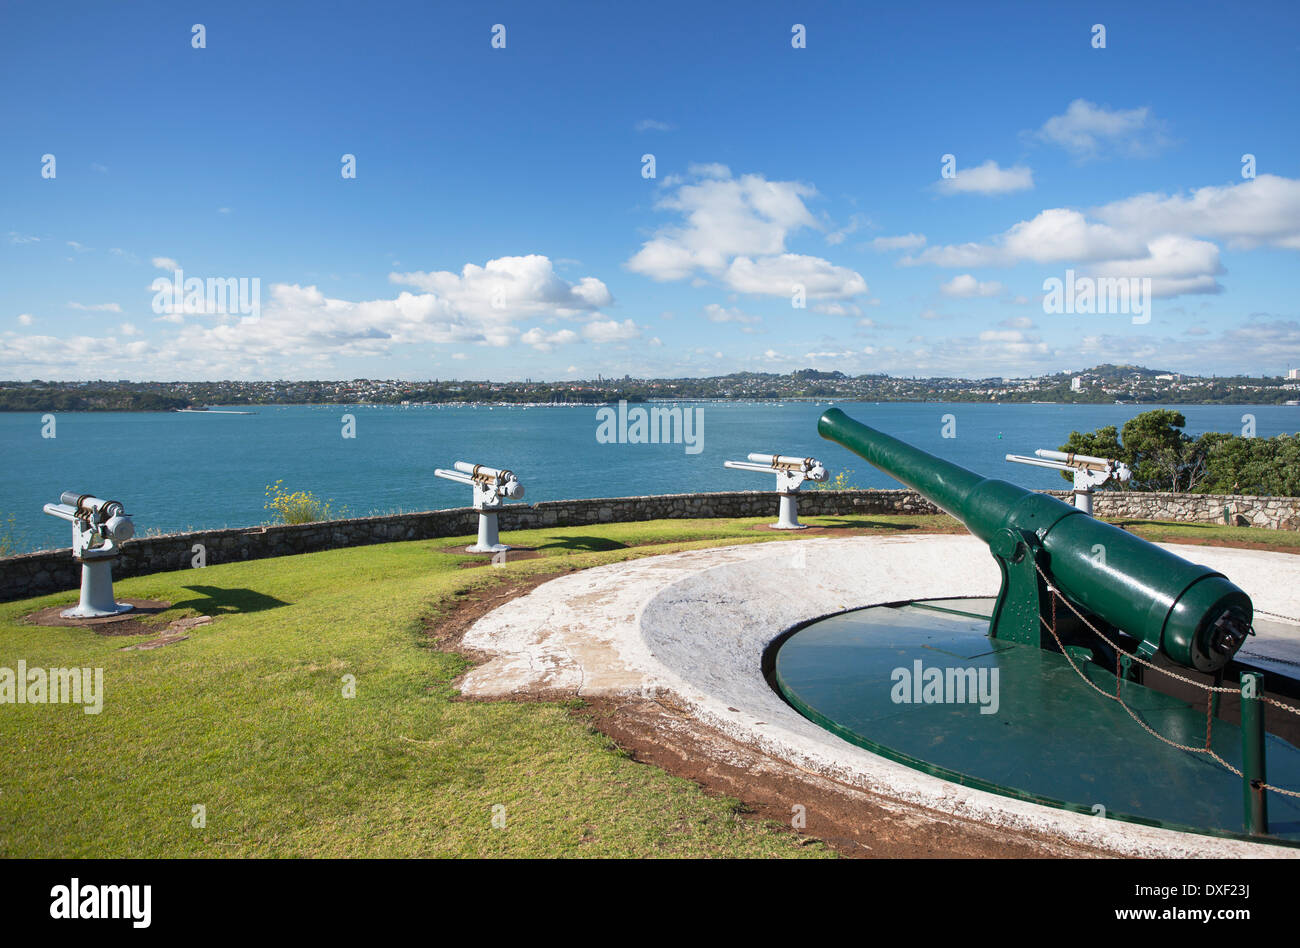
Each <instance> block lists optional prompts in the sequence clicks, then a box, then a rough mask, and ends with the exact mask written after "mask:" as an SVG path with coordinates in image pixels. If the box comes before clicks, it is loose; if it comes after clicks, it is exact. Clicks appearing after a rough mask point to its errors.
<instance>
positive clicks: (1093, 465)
mask: <svg viewBox="0 0 1300 948" xmlns="http://www.w3.org/2000/svg"><path fill="white" fill-rule="evenodd" d="M1034 453H1035V454H1036V455H1038V456H1039V457H1040V458H1048V459H1049V460H1052V461H1064V462H1065V464H1066V465H1067V466H1068V467H1085V468H1087V469H1088V470H1090V471H1105V470H1109V469H1110V468H1111V466H1112V465H1114V464H1115V463H1116V462H1114V461H1112V460H1110V459H1109V458H1095V457H1093V456H1092V455H1090V454H1074V453H1073V452H1067V451H1048V450H1047V449H1046V448H1039V449H1038V450H1037V451H1035V452H1034Z"/></svg>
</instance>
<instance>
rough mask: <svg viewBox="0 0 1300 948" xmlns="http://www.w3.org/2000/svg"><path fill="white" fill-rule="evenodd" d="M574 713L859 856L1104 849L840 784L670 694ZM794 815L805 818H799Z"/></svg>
mask: <svg viewBox="0 0 1300 948" xmlns="http://www.w3.org/2000/svg"><path fill="white" fill-rule="evenodd" d="M572 713H573V714H575V715H577V716H580V717H583V718H585V719H586V720H587V721H588V722H589V723H590V724H591V726H592V727H594V728H595V729H596V730H598V731H600V732H601V733H602V734H605V735H607V736H608V737H610V738H611V739H613V740H614V742H615V743H616V744H618V746H619V747H620V748H622V749H623V750H624V751H625V752H626V753H628V754H629V756H631V757H632V759H633V760H636V761H640V762H641V763H646V764H651V765H653V766H656V767H660V768H662V769H664V770H666V771H668V772H669V773H671V774H673V775H674V776H676V777H684V778H686V779H687V780H691V781H694V782H695V783H696V784H698V785H699V786H700V787H701V788H703V789H704V791H705V792H706V793H709V794H715V795H722V796H727V797H731V798H734V799H738V800H740V801H741V802H742V803H743V804H744V807H745V809H744V811H743V813H744V815H746V816H749V817H752V818H754V819H761V820H771V821H772V822H775V823H778V824H781V825H783V826H785V827H788V828H789V829H790V832H793V833H797V834H798V835H799V836H800V838H801V839H802V840H807V841H808V842H814V841H818V840H820V841H821V842H823V843H825V844H827V845H828V846H830V847H831V848H833V849H834V850H835V851H836V852H838V853H840V854H841V855H845V856H855V857H859V858H879V859H897V858H909V859H917V858H968V859H984V858H1041V857H1052V856H1057V857H1079V856H1103V855H1105V853H1103V852H1102V851H1101V850H1098V849H1094V848H1092V847H1088V846H1083V845H1081V844H1077V843H1067V842H1064V841H1062V840H1060V839H1054V838H1051V837H1048V836H1044V835H1038V834H1030V833H1025V832H1019V833H1013V832H1010V831H1008V830H1004V829H999V828H997V827H992V826H987V825H985V824H982V823H976V822H972V821H969V820H962V819H960V818H958V817H953V816H949V815H947V814H943V813H938V812H936V811H932V810H927V809H925V808H923V807H918V806H913V805H910V804H904V803H900V802H898V801H896V800H890V799H888V798H886V797H882V796H879V795H877V794H873V793H869V792H866V791H863V790H860V789H858V788H856V787H851V786H848V785H846V784H842V783H838V782H836V781H834V780H831V779H829V778H827V777H823V776H821V775H820V774H814V773H810V772H808V771H806V770H802V769H800V768H799V767H796V766H795V765H793V764H791V763H788V762H786V761H783V760H779V759H777V758H774V757H770V756H768V755H767V754H764V753H762V752H761V751H759V750H757V749H756V748H754V747H750V746H748V745H746V744H743V743H741V742H739V741H736V740H734V739H733V738H730V737H728V736H726V735H724V734H722V733H720V732H718V731H716V730H714V729H712V728H709V727H706V726H704V725H702V724H700V722H698V721H696V720H694V719H693V718H691V717H690V716H689V715H687V714H685V713H683V712H682V711H681V710H679V709H677V708H674V707H671V706H670V705H669V704H668V703H666V702H665V703H660V702H656V701H646V700H641V699H636V698H632V699H627V700H622V701H612V700H589V701H587V706H586V707H585V708H581V709H577V710H575V711H573V712H572ZM797 817H802V819H803V824H804V825H803V826H802V827H800V828H796V827H795V820H796V818H797Z"/></svg>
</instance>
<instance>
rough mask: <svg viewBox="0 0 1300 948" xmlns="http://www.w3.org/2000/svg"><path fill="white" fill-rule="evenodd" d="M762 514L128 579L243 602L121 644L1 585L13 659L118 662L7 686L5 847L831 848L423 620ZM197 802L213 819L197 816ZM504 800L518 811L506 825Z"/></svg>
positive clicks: (894, 521) (373, 852) (17, 852)
mask: <svg viewBox="0 0 1300 948" xmlns="http://www.w3.org/2000/svg"><path fill="white" fill-rule="evenodd" d="M759 522H764V521H755V520H749V521H722V520H696V521H656V522H650V523H641V524H617V525H610V526H602V527H580V528H568V529H551V530H537V531H526V532H516V533H512V534H511V535H510V538H509V539H510V541H511V542H513V543H515V544H516V545H518V546H536V547H538V548H540V549H541V550H542V551H543V553H544V556H543V557H541V558H539V559H534V560H522V561H518V562H515V563H512V564H509V565H507V566H505V567H501V568H492V567H489V566H484V567H482V568H479V569H472V570H466V569H461V568H458V564H459V563H462V562H464V561H465V560H467V559H471V558H470V557H466V556H462V555H456V554H448V553H442V552H439V550H440V549H442V548H445V547H449V546H452V545H454V544H456V543H461V544H464V543H467V542H470V541H471V540H472V538H461V539H459V540H451V539H447V540H434V541H419V542H413V543H396V544H389V545H383V546H370V547H361V548H355V549H345V550H334V551H329V552H324V553H313V554H307V555H304V556H295V557H286V558H283V559H277V560H260V561H254V562H249V563H234V564H225V565H217V566H210V567H208V568H206V569H204V570H202V571H196V570H186V571H181V572H175V573H166V574H159V575H154V576H146V577H139V578H136V579H129V580H124V581H121V582H119V583H118V585H117V593H118V595H119V596H120V597H130V598H140V599H165V600H170V601H172V602H173V603H174V604H175V605H174V606H173V607H172V608H171V609H169V610H168V611H167V612H165V613H163V614H162V615H160V616H158V617H157V621H158V622H159V624H160V625H163V624H166V623H167V622H169V621H171V620H172V619H175V618H179V617H181V616H185V615H196V614H206V615H221V616H222V618H221V619H220V620H218V621H217V622H215V623H213V624H211V625H208V626H202V627H199V628H198V629H196V630H194V631H193V632H192V633H191V638H190V639H189V640H187V641H185V642H181V643H178V644H175V645H170V646H167V647H165V648H161V649H157V650H154V651H146V652H139V651H133V652H124V651H121V648H122V647H123V646H124V645H128V644H131V643H132V642H135V641H141V639H138V638H120V637H104V636H99V635H96V634H95V633H93V632H92V631H90V630H88V629H79V628H48V627H36V626H30V625H26V624H23V623H22V621H21V620H22V616H24V615H25V614H27V613H29V612H32V611H33V610H35V609H38V608H41V607H43V606H46V605H51V604H55V603H66V602H71V601H73V600H74V599H75V594H68V593H65V594H61V595H55V596H47V597H42V598H39V599H33V600H27V601H25V602H20V603H8V604H3V605H0V665H3V666H7V667H11V668H12V667H14V666H15V665H16V663H17V661H18V660H19V659H24V660H26V662H27V663H28V666H29V667H70V666H92V667H94V666H97V667H102V668H103V669H104V678H105V695H106V697H105V705H104V711H103V713H102V714H100V715H98V716H95V715H87V714H85V713H83V711H82V710H81V708H79V707H77V706H72V705H0V856H132V855H144V856H177V855H230V856H381V855H382V856H389V855H391V856H498V855H499V856H558V855H592V856H619V855H670V856H675V855H683V856H687V855H688V856H725V855H733V856H735V855H746V856H762V855H805V856H806V855H824V854H825V851H824V850H823V849H822V848H821V847H819V846H799V845H798V844H797V842H796V840H795V838H794V837H793V836H791V835H789V834H786V833H783V832H781V831H780V829H779V828H777V827H775V826H773V825H771V824H762V823H757V822H754V821H751V820H743V819H741V818H739V817H738V816H737V813H736V804H735V802H734V801H729V800H721V799H717V798H709V797H706V796H705V795H703V794H702V793H701V792H700V791H699V790H698V788H696V787H695V786H694V785H693V784H691V783H689V782H686V781H683V780H678V779H675V778H672V777H669V776H668V775H667V774H665V773H664V772H662V771H660V770H658V769H656V768H652V767H646V766H642V765H639V764H636V763H634V762H632V761H630V760H628V759H627V758H626V757H624V756H622V755H621V754H620V753H619V752H618V751H617V749H616V748H614V747H612V745H611V744H610V742H608V741H607V740H606V739H605V738H604V737H602V736H601V735H599V734H597V733H594V732H592V731H591V730H589V729H588V728H587V727H586V726H585V725H584V724H583V723H582V722H581V721H580V720H576V719H574V718H573V717H572V716H571V715H569V714H568V713H567V711H566V710H565V708H564V707H562V706H560V705H556V704H548V703H542V704H532V703H510V702H494V703H474V702H460V701H453V700H452V699H453V697H454V696H455V694H456V692H455V689H454V688H453V687H452V684H451V682H452V681H453V679H455V677H456V676H457V675H459V674H460V673H461V672H462V671H463V670H464V669H465V667H466V665H465V663H464V661H463V659H461V658H460V657H459V656H457V655H455V654H452V653H447V652H440V651H436V650H434V649H432V648H430V647H429V646H428V644H427V641H426V640H425V639H424V637H423V635H422V629H423V623H424V622H425V621H426V620H427V619H428V618H429V617H431V616H436V615H437V614H439V613H440V612H441V611H442V610H445V609H446V608H448V606H449V603H450V601H451V599H452V598H453V597H454V596H455V595H456V594H457V593H459V592H462V591H464V590H467V589H471V588H486V587H489V586H491V585H493V584H495V583H498V582H500V581H501V579H502V578H503V577H504V576H507V575H512V574H513V575H519V574H526V573H533V572H539V571H545V572H549V571H553V570H555V569H557V568H566V567H572V568H585V567H588V566H594V565H599V564H602V563H608V562H613V561H616V560H620V559H626V558H630V557H633V556H641V555H647V554H650V553H663V552H670V551H672V550H677V549H686V548H690V547H696V546H707V545H717V544H719V543H733V542H737V541H738V540H741V541H746V542H761V541H768V540H782V539H786V538H787V536H788V535H785V534H772V533H765V532H755V531H754V530H753V529H752V526H753V525H754V524H755V523H759ZM808 522H809V523H812V524H815V525H818V524H820V525H827V526H832V525H844V526H858V527H861V526H876V527H878V528H879V529H880V530H881V531H882V532H889V531H893V530H897V529H909V530H915V529H920V530H922V531H923V532H924V531H926V530H935V529H943V530H950V529H952V528H953V526H955V524H954V522H952V521H949V520H948V519H947V518H943V517H873V518H870V519H869V520H867V519H863V518H808ZM1249 533H1250V539H1253V540H1257V539H1259V538H1260V535H1261V534H1264V535H1266V536H1267V537H1269V538H1278V535H1277V534H1270V533H1268V532H1267V531H1249ZM638 544H655V545H654V546H650V547H642V548H640V549H631V547H633V546H635V545H638ZM478 559H481V558H478ZM345 674H351V675H355V676H356V679H357V696H356V697H355V698H353V699H347V698H344V697H343V696H342V687H343V683H342V678H343V676H344V675H345ZM194 804H203V805H204V806H205V807H206V810H207V826H206V827H205V828H203V829H196V828H192V827H191V825H190V821H191V807H192V806H193V805H194ZM497 804H501V805H503V806H504V807H505V808H506V810H505V813H506V818H507V826H506V828H505V829H493V828H492V826H491V817H492V808H493V806H494V805H497Z"/></svg>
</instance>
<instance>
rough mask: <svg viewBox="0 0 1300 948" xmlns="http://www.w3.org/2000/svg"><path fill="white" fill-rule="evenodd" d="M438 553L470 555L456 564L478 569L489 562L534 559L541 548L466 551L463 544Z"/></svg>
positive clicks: (500, 564) (503, 563)
mask: <svg viewBox="0 0 1300 948" xmlns="http://www.w3.org/2000/svg"><path fill="white" fill-rule="evenodd" d="M438 552H439V553H458V554H460V555H462V556H472V557H474V559H472V560H465V561H464V562H463V563H457V564H456V565H457V566H458V567H459V568H461V569H478V568H479V567H480V566H486V565H487V564H488V563H491V564H492V565H493V566H505V565H506V564H507V563H515V562H517V561H519V560H535V559H537V558H538V557H539V556H541V555H542V552H541V550H537V549H533V548H532V547H518V548H514V547H512V548H511V549H509V550H506V551H505V552H504V553H466V552H465V548H464V547H463V546H453V547H446V548H444V549H441V550H439V551H438Z"/></svg>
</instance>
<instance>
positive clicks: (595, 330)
mask: <svg viewBox="0 0 1300 948" xmlns="http://www.w3.org/2000/svg"><path fill="white" fill-rule="evenodd" d="M582 335H583V336H584V337H586V338H587V339H589V340H591V341H592V342H595V343H603V342H627V341H628V340H629V339H639V338H640V337H641V327H640V326H638V325H637V324H636V323H634V322H632V320H630V319H625V320H623V321H622V322H621V323H620V322H618V321H617V320H613V319H605V320H601V319H597V320H593V321H591V322H589V323H587V324H586V325H585V326H583V327H582Z"/></svg>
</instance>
